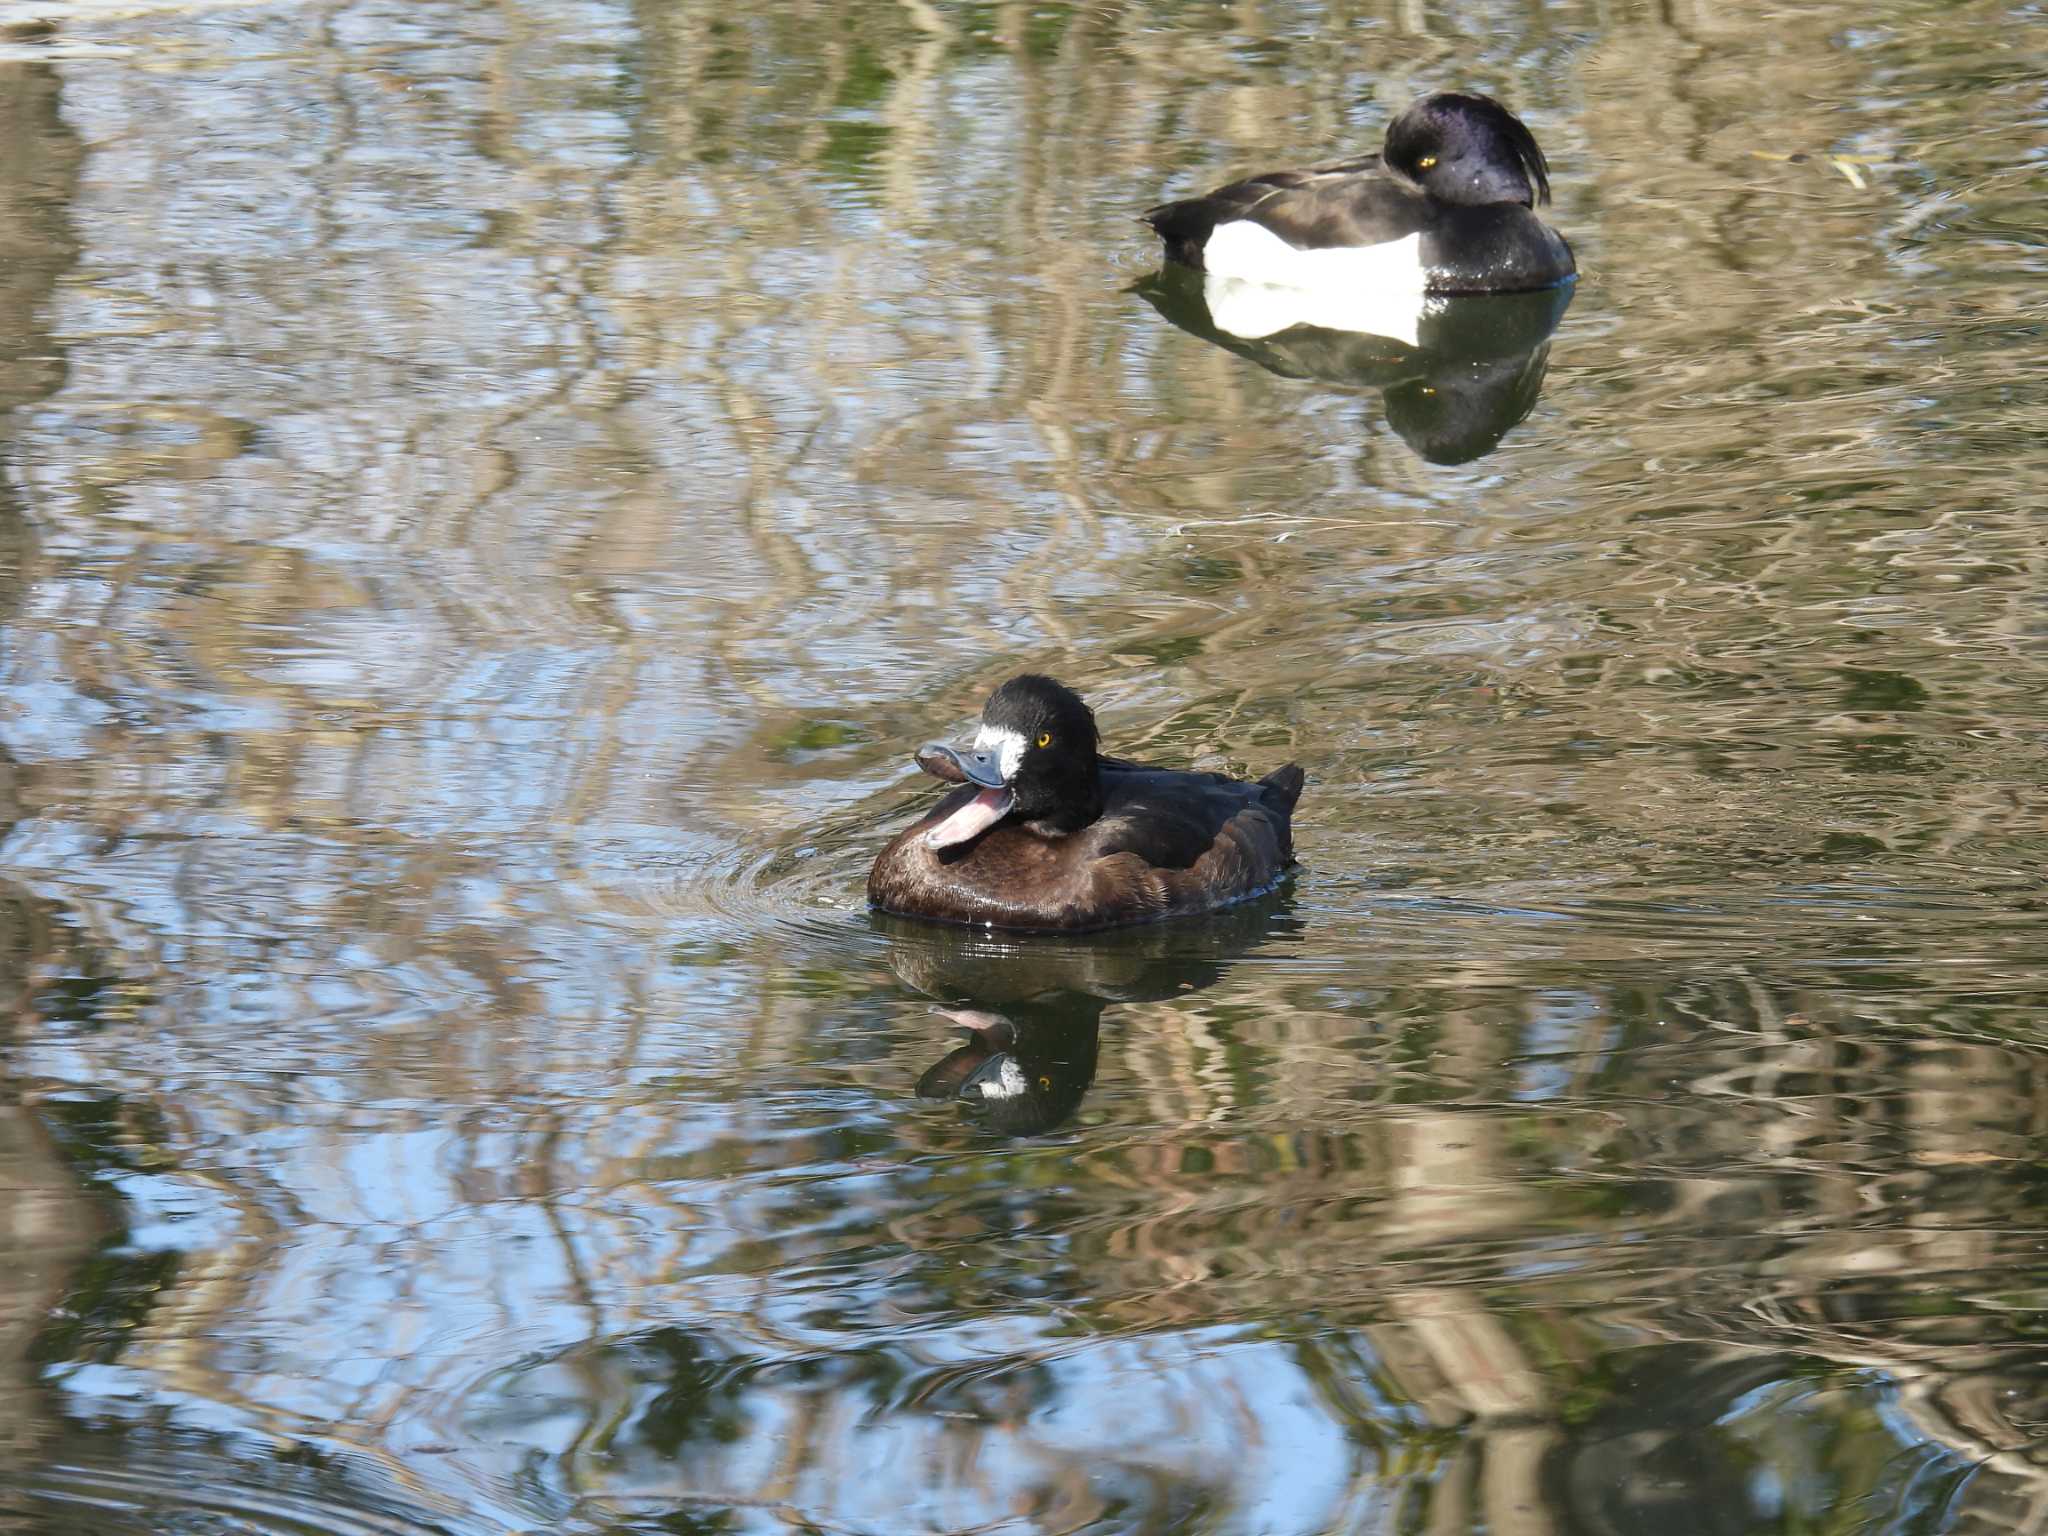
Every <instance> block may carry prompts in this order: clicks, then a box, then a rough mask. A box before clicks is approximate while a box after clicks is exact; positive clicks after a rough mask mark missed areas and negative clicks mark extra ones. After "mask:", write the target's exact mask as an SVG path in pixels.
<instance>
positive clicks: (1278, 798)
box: [1259, 763, 1308, 816]
mask: <svg viewBox="0 0 2048 1536" xmlns="http://www.w3.org/2000/svg"><path fill="white" fill-rule="evenodd" d="M1307 781H1308V776H1307V775H1306V774H1304V773H1303V772H1302V771H1301V765H1300V764H1299V763H1289V764H1287V766H1286V767H1284V768H1275V769H1274V770H1273V771H1272V772H1271V773H1269V774H1267V775H1266V776H1265V777H1264V778H1263V779H1261V780H1259V783H1260V784H1261V785H1262V786H1263V787H1264V788H1265V790H1266V800H1267V803H1269V804H1271V805H1273V806H1274V807H1275V808H1276V809H1278V810H1281V811H1284V812H1286V813H1287V814H1288V815H1290V816H1291V815H1293V814H1294V802H1295V801H1297V800H1299V799H1300V798H1301V788H1302V785H1303V784H1305V783H1306V782H1307Z"/></svg>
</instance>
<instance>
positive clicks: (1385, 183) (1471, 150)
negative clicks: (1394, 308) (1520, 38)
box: [1141, 91, 1577, 330]
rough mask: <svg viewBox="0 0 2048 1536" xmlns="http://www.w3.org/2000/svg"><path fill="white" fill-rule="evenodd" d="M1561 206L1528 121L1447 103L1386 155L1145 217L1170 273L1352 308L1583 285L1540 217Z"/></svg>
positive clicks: (1450, 97)
mask: <svg viewBox="0 0 2048 1536" xmlns="http://www.w3.org/2000/svg"><path fill="white" fill-rule="evenodd" d="M1549 201H1550V167H1549V166H1548V164H1547V163H1546V162H1545V161H1544V158H1543V151H1542V150H1540V149H1538V148H1537V147H1536V139H1535V136H1534V135H1532V134H1531V133H1530V132H1529V130H1528V129H1527V128H1526V127H1524V126H1523V124H1522V122H1521V120H1520V119H1519V118H1517V117H1516V116H1515V115H1514V113H1512V112H1510V111H1508V109H1507V108H1506V107H1504V106H1502V105H1501V104H1500V103H1499V102H1497V101H1495V100H1494V99H1493V98H1492V97H1490V96H1477V95H1469V94H1466V93H1463V92H1457V91H1441V92H1438V93H1437V94H1435V95H1432V96H1425V97H1423V98H1422V99H1421V100H1420V101H1418V102H1416V103H1415V104H1414V105H1413V106H1411V107H1410V108H1409V109H1408V110H1407V111H1405V112H1403V113H1402V114H1401V115H1400V116H1399V117H1397V118H1395V119H1394V120H1393V122H1392V123H1390V124H1389V125H1388V127H1387V143H1386V148H1385V149H1383V150H1382V151H1381V152H1380V153H1379V154H1377V155H1368V156H1365V157H1363V158H1361V159H1357V160H1343V161H1339V162H1337V163H1335V164H1332V165H1321V166H1316V167H1314V168H1312V169H1309V170H1303V171H1269V172H1267V173H1266V174H1265V175H1263V176H1252V177H1248V178H1247V179H1245V180H1243V181H1235V182H1232V183H1231V184H1230V185H1229V186H1226V187H1218V188H1217V189H1216V190H1215V191H1213V192H1209V193H1206V194H1204V195H1203V196H1201V197H1185V198H1181V199H1179V200H1178V201H1175V202H1170V203H1161V204H1160V205H1159V206H1158V207H1157V208H1154V209H1152V210H1151V211H1150V212H1148V213H1145V214H1143V215H1141V217H1142V218H1143V219H1144V221H1145V222H1146V223H1147V224H1150V225H1151V226H1152V228H1153V229H1154V230H1156V231H1157V232H1158V234H1159V237H1160V238H1161V239H1162V240H1164V241H1165V242H1166V255H1167V258H1168V259H1169V260H1172V261H1177V262H1180V263H1181V264H1182V265H1184V266H1189V267H1193V268H1194V269H1195V270H1197V271H1201V272H1208V273H1209V274H1211V275H1212V276H1213V277H1218V278H1224V279H1235V280H1239V281H1243V282H1248V283H1258V284H1264V285H1268V286H1272V287H1279V288H1291V289H1307V290H1317V291H1324V292H1328V293H1330V294H1331V295H1332V302H1333V303H1337V304H1340V305H1343V304H1355V303H1356V302H1357V295H1359V294H1360V293H1363V292H1373V291H1378V292H1385V291H1405V292H1412V293H1416V294H1421V293H1433V294H1435V293H1512V292H1522V291H1526V290H1529V289H1536V288H1550V287H1554V286H1555V285H1557V284H1558V283H1562V282H1565V281H1566V280H1567V279H1569V278H1570V277H1572V276H1573V274H1574V273H1575V272H1576V271H1577V268H1576V266H1575V265H1574V263H1573V261H1572V251H1571V247H1570V246H1568V245H1566V244H1565V242H1564V240H1563V238H1562V237H1560V236H1559V235H1558V233H1557V232H1556V231H1555V230H1553V229H1551V228H1550V227H1549V226H1548V225H1547V224H1545V223H1544V222H1543V221H1542V220H1541V219H1539V218H1537V217H1536V214H1535V212H1534V209H1535V206H1536V205H1537V204H1538V203H1547V202H1549ZM1308 323H1319V324H1326V325H1328V326H1329V327H1330V328H1331V329H1337V330H1356V329H1361V327H1359V326H1356V325H1349V324H1344V323H1342V320H1341V318H1338V319H1326V320H1314V319H1311V320H1309V322H1308ZM1364 328H1367V329H1369V328H1370V327H1364Z"/></svg>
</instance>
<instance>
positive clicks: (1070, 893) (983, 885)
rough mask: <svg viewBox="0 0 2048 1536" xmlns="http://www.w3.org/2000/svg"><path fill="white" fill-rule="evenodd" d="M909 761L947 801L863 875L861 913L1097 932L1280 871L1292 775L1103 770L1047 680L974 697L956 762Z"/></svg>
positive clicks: (1108, 766)
mask: <svg viewBox="0 0 2048 1536" xmlns="http://www.w3.org/2000/svg"><path fill="white" fill-rule="evenodd" d="M917 762H918V766H919V767H921V768H923V769H924V770H925V772H927V773H929V774H931V775H933V776H934V777H935V778H940V779H945V780H946V781H948V782H949V783H953V784H958V785H959V786H960V788H958V789H956V790H954V791H953V793H951V794H949V795H947V796H946V797H945V798H944V799H943V800H941V801H940V802H939V803H938V805H937V806H935V807H934V808H933V809H932V811H931V812H930V813H929V814H928V815H926V816H925V817H924V819H923V820H921V821H919V822H917V823H916V824H915V825H913V826H910V827H908V828H906V829H905V830H903V831H902V832H899V833H898V834H897V835H896V837H895V838H894V839H893V840H892V841H891V842H890V844H889V846H888V847H886V848H884V849H883V850H882V852H881V856H880V857H878V858H877V859H876V860H875V867H874V868H873V869H872V870H870V871H869V873H868V900H869V901H870V902H872V903H873V904H874V905H875V906H877V907H880V908H881V909H882V910H883V911H884V912H894V913H898V914H900V915H902V916H905V917H923V918H933V919H936V920H938V921H940V922H950V923H975V924H981V925H985V926H987V927H991V928H1018V929H1033V930H1039V931H1047V932H1054V931H1058V932H1078V931H1082V930H1086V929H1091V928H1112V927H1116V926H1118V925H1120V924H1124V923H1149V922H1157V921H1158V920H1160V919H1162V918H1168V917H1181V916H1185V915H1187V914H1188V913H1192V912H1207V911H1210V910H1212V909H1214V908H1216V907H1221V906H1227V905H1229V904H1230V903H1231V902H1234V901H1242V900H1243V899H1244V898H1245V897H1247V896H1256V895H1258V894H1259V893H1260V892H1262V891H1267V890H1270V889H1272V888H1273V886H1275V885H1276V884H1278V883H1279V880H1280V877H1281V876H1282V875H1283V874H1285V873H1286V871H1287V867H1288V865H1289V864H1290V863H1292V862H1293V858H1294V844H1293V839H1292V836H1291V834H1290V831H1289V826H1288V821H1289V818H1290V817H1291V816H1292V815H1293V813H1294V802H1295V801H1296V800H1298V799H1299V798H1300V797H1301V786H1302V773H1301V769H1299V768H1298V767H1296V766H1295V765H1294V764H1292V763H1289V764H1288V765H1287V766H1286V767H1284V768H1278V769H1275V770H1274V771H1273V772H1272V773H1269V774H1267V775H1266V777H1265V778H1263V779H1261V780H1259V782H1258V783H1256V784H1247V783H1245V782H1244V781H1242V780H1240V779H1233V778H1229V777H1227V776H1225V775H1223V774H1220V773H1183V772H1179V771H1177V770H1174V769H1167V768H1148V767H1145V766H1142V765H1141V764H1138V763H1130V762H1125V761H1123V760H1122V759H1120V758H1113V757H1103V756H1101V755H1099V754H1098V752H1097V751H1096V734H1095V715H1094V713H1093V712H1092V711H1091V710H1090V709H1089V708H1088V706H1087V705H1086V704H1084V703H1082V702H1081V699H1080V697H1079V696H1078V695H1076V694H1075V693H1074V692H1072V691H1071V690H1070V689H1067V688H1064V687H1062V686H1061V685H1060V684H1058V683H1056V682H1054V681H1053V680H1052V679H1051V678H1049V677H1040V676H1037V675H1036V674H1033V673H1025V674H1024V675H1023V676H1021V677H1013V678H1011V679H1010V680H1009V681H1008V682H1007V683H1004V684H1003V685H1002V687H1000V688H998V689H997V690H996V691H995V692H994V693H993V694H991V695H990V696H989V701H988V704H987V705H986V707H985V708H984V709H983V710H982V713H981V733H980V734H979V735H978V736H976V737H975V740H974V746H973V747H972V748H971V749H969V750H966V751H961V750H958V749H956V748H953V747H948V746H942V745H939V744H937V743H933V744H931V745H928V746H925V747H923V748H920V749H919V751H918V754H917Z"/></svg>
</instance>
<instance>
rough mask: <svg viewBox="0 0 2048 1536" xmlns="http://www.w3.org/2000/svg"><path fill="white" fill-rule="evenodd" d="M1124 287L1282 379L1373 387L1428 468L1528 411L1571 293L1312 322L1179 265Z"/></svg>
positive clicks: (1478, 299) (1489, 446)
mask: <svg viewBox="0 0 2048 1536" xmlns="http://www.w3.org/2000/svg"><path fill="white" fill-rule="evenodd" d="M1133 291H1134V292H1136V293H1138V294H1139V295H1141V296H1142V297H1143V298H1144V299H1145V300H1146V301H1147V302H1148V303H1150V304H1151V305H1152V307H1153V308H1154V309H1156V310H1158V311H1159V313H1160V314H1162V315H1164V316H1165V317H1166V319H1167V320H1169V321H1171V322H1172V323H1173V324H1174V325H1177V326H1179V327H1180V328H1181V329H1182V330H1184V331H1186V332H1188V333H1189V334H1190V335H1194V336H1199V337H1201V338H1202V339H1203V340H1204V341H1209V342H1214V343H1215V344H1216V345H1217V346H1219V347H1222V348H1224V349H1225V350H1227V351H1231V352H1235V353H1237V354H1238V355H1239V356H1240V357H1248V358H1250V359H1251V360H1252V361H1253V362H1255V363H1257V364H1258V365H1259V366H1260V367H1262V368H1264V369H1266V370H1267V371H1268V372H1271V373H1277V374H1279V375H1280V376H1281V377H1282V378H1287V379H1312V380H1315V381H1317V382H1320V383H1326V384H1351V385H1367V386H1370V387H1372V388H1374V389H1377V390H1379V391H1380V392H1381V394H1382V396H1383V398H1384V399H1385V401H1386V409H1387V423H1388V425H1389V426H1391V427H1392V428H1393V429H1394V431H1395V432H1396V433H1398V434H1399V435H1400V437H1401V440H1402V441H1403V442H1405V443H1407V444H1408V446H1409V447H1410V448H1412V449H1414V450H1415V451H1416V452H1417V453H1418V454H1420V455H1421V456H1422V457H1423V458H1425V459H1427V460H1429V461H1430V462H1431V463H1432V464H1462V463H1465V462H1466V461H1467V460H1470V459H1476V458H1479V457H1480V456H1481V455H1483V454H1486V453H1490V452H1492V451H1493V449H1494V448H1495V447H1497V446H1498V445H1499V443H1500V440H1501V439H1502V438H1503V437H1505V436H1506V435H1507V434H1508V431H1509V430H1510V429H1511V428H1512V427H1514V426H1515V425H1516V424H1517V423H1518V422H1520V421H1521V420H1522V418H1523V417H1525V416H1527V415H1528V414H1529V412H1530V410H1531V408H1533V407H1534V406H1535V404H1536V399H1537V396H1539V395H1540V394H1541V393H1542V392H1543V376H1544V373H1545V371H1546V370H1547V369H1548V367H1549V364H1550V346H1549V341H1550V336H1551V333H1552V332H1553V331H1555V330H1556V329H1557V326H1558V322H1559V321H1560V320H1562V319H1563V318H1564V312H1565V310H1567V309H1568V308H1570V307H1571V302H1572V294H1573V293H1574V292H1575V291H1576V290H1575V287H1574V285H1573V284H1571V283H1565V284H1563V285H1561V286H1559V287H1556V288H1546V289H1543V290H1541V291H1539V292H1535V293H1499V294H1481V295H1473V296H1470V297H1460V298H1447V297H1426V298H1424V299H1422V300H1421V301H1420V302H1419V303H1417V302H1415V301H1413V300H1405V299H1404V301H1403V302H1402V303H1400V304H1397V305H1392V306H1375V305H1374V304H1372V303H1370V302H1368V301H1364V300H1362V301H1361V302H1360V303H1359V304H1358V305H1357V306H1356V307H1355V308H1354V309H1350V310H1347V311H1346V312H1345V313H1343V314H1341V315H1331V314H1327V313H1325V314H1321V315H1318V316H1316V317H1314V321H1312V320H1310V319H1309V318H1307V317H1306V316H1305V315H1304V314H1303V313H1302V312H1300V311H1298V310H1297V309H1296V308H1295V307H1294V306H1293V303H1292V300H1293V298H1294V296H1293V295H1292V294H1290V293H1289V292H1288V291H1287V290H1284V289H1273V288H1266V287H1263V286H1262V285H1259V284H1254V283H1241V282H1232V281H1227V280H1220V279H1217V278H1214V277H1205V276H1204V275H1203V274H1202V273H1199V272H1191V271H1189V270H1187V269H1186V268H1183V267H1176V266H1168V267H1165V268H1163V269H1162V270H1160V271H1158V272H1155V273H1153V274H1152V275H1151V276H1150V277H1148V278H1145V279H1143V280H1142V281H1141V282H1139V283H1137V284H1136V285H1135V287H1134V289H1133ZM1315 321H1321V322H1325V323H1315ZM1329 322H1334V323H1329Z"/></svg>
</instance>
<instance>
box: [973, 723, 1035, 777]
mask: <svg viewBox="0 0 2048 1536" xmlns="http://www.w3.org/2000/svg"><path fill="white" fill-rule="evenodd" d="M974 750H975V751H977V752H993V753H995V755H996V767H997V769H998V770H999V771H1000V772H1001V773H1002V775H1003V782H1004V783H1005V784H1007V783H1009V782H1010V780H1012V779H1014V778H1015V777H1017V765H1018V764H1019V763H1021V762H1023V761H1024V736H1023V733H1022V732H1020V731H1013V730H1011V729H1010V728H1009V727H1008V726H1006V725H984V726H983V727H982V728H981V730H980V731H979V732H978V733H976V735H975V738H974Z"/></svg>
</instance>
